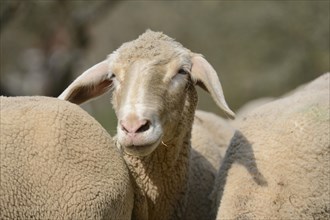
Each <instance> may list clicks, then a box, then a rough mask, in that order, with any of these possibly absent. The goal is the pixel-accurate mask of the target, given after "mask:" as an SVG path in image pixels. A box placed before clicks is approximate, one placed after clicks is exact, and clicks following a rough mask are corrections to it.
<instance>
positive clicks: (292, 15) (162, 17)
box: [0, 0, 330, 134]
mask: <svg viewBox="0 0 330 220" xmlns="http://www.w3.org/2000/svg"><path fill="white" fill-rule="evenodd" d="M0 2H1V5H0V6H1V11H0V12H1V14H0V16H1V17H0V19H1V26H0V37H1V40H0V43H1V50H0V52H1V57H0V65H1V71H0V76H1V95H7V96H22V95H24V96H26V95H47V96H54V97H56V96H58V95H59V94H60V93H61V92H62V91H63V90H64V89H65V88H66V87H67V86H68V85H69V84H70V82H71V81H72V80H74V79H75V78H76V77H77V76H78V75H80V74H81V73H82V72H83V71H84V70H85V69H87V68H89V67H91V66H92V65H93V64H95V63H97V62H99V61H101V60H103V59H104V58H105V57H106V56H107V54H109V53H111V52H112V51H113V50H115V49H116V48H118V47H119V46H120V45H121V44H122V43H124V42H126V41H130V40H133V39H135V38H137V37H138V36H139V35H140V34H142V33H143V32H144V31H145V30H146V29H148V28H150V29H152V30H155V31H162V32H164V33H165V34H167V35H169V36H171V37H173V38H175V39H176V40H177V41H179V42H181V43H182V44H183V45H184V46H185V47H187V48H189V49H191V50H192V51H194V52H198V53H202V54H203V55H204V56H205V57H206V59H207V60H208V61H209V62H210V63H211V64H212V65H213V67H214V68H215V69H216V70H217V72H218V74H219V76H220V79H221V83H222V86H223V89H224V93H225V96H226V99H227V102H228V104H229V106H230V107H231V108H232V109H233V110H237V109H239V107H241V106H242V105H243V104H244V103H246V102H247V101H249V100H253V99H256V98H259V97H277V96H280V95H282V94H284V93H286V92H288V91H290V90H292V89H294V88H295V87H297V86H298V85H300V84H303V83H305V82H308V81H310V80H312V79H314V78H316V77H317V76H319V75H321V74H322V73H325V72H328V71H329V39H330V37H329V26H330V24H329V22H330V18H329V10H330V9H329V8H330V5H329V2H330V1H329V0H324V1H321V0H319V1H318V0H314V1H312V0H311V1H299V0H292V1H239V0H235V1H229V0H227V1H197V0H193V1H124V0H122V1H108V0H95V1H87V0H86V1H82V0H81V1H79V0H71V1H70V0H40V1H30V0H26V1H23V0H22V1H15V0H0ZM198 92H199V94H200V99H199V107H198V108H200V109H204V110H208V111H213V112H215V113H218V114H222V113H221V111H220V110H219V109H218V108H217V107H216V106H215V104H214V103H213V101H212V99H211V98H210V97H209V96H208V95H207V94H206V93H205V92H203V91H201V90H198ZM83 108H85V109H86V110H87V111H88V112H90V114H91V115H93V116H94V117H95V118H96V119H97V120H98V121H99V122H100V123H101V124H102V125H103V126H104V127H105V128H106V129H107V130H108V131H109V132H110V133H111V134H114V133H115V127H116V119H115V116H114V113H113V110H112V107H111V104H110V94H106V95H105V96H103V97H102V98H100V99H97V100H93V101H92V102H90V103H88V104H84V105H83Z"/></svg>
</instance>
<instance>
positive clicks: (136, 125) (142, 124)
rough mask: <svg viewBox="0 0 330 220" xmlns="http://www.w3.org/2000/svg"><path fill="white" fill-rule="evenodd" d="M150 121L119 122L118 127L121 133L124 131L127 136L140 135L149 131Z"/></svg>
mask: <svg viewBox="0 0 330 220" xmlns="http://www.w3.org/2000/svg"><path fill="white" fill-rule="evenodd" d="M150 124H151V123H150V121H149V120H146V119H142V120H138V119H135V120H121V121H120V126H121V129H122V130H123V131H125V132H126V133H128V134H136V133H142V132H144V131H147V130H149V128H150Z"/></svg>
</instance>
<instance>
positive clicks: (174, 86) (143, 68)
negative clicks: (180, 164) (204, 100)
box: [59, 31, 234, 156]
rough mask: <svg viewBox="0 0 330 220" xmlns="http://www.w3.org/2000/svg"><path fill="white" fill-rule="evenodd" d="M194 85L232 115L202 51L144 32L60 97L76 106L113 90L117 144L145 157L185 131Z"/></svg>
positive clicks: (192, 105) (190, 116)
mask: <svg viewBox="0 0 330 220" xmlns="http://www.w3.org/2000/svg"><path fill="white" fill-rule="evenodd" d="M194 85H200V86H201V87H202V88H203V89H205V90H206V91H208V92H209V93H210V94H211V96H212V98H213V99H214V100H215V102H216V103H217V104H218V106H219V107H220V108H222V109H223V110H224V111H225V112H226V113H228V115H230V116H233V115H234V113H233V112H232V111H231V110H230V109H229V107H228V106H227V104H226V101H225V99H224V96H223V92H222V88H221V84H220V81H219V78H218V76H217V73H216V72H215V70H214V69H213V68H212V66H211V65H210V64H209V63H208V62H207V61H206V60H205V59H204V58H203V57H202V56H201V55H199V54H195V53H192V52H191V51H190V50H188V49H186V48H184V47H183V46H182V45H181V44H180V43H178V42H176V41H174V40H173V39H172V38H170V37H168V36H166V35H164V34H162V33H159V32H153V31H147V32H146V33H144V34H143V35H141V36H140V37H139V38H138V39H136V40H134V41H131V42H128V43H125V44H123V45H122V46H121V47H120V48H119V49H117V50H116V51H114V52H113V53H112V54H110V55H109V57H108V59H107V60H106V61H103V62H100V63H99V64H97V65H95V66H93V67H92V68H90V69H89V70H87V71H86V72H84V73H83V74H82V75H81V76H80V77H78V78H77V79H76V80H75V81H74V82H73V83H72V84H71V85H70V86H69V87H68V88H67V89H66V90H65V91H64V92H63V93H62V94H61V95H60V96H59V98H60V99H64V100H69V101H71V102H74V103H77V104H80V103H82V102H84V101H87V100H89V99H91V98H93V97H97V96H99V95H100V94H103V93H105V92H106V91H108V90H110V89H111V88H113V99H112V103H113V106H114V109H115V112H116V115H117V117H118V126H117V132H118V134H117V142H118V143H117V144H118V146H120V147H122V148H123V149H124V150H125V151H126V153H128V154H131V155H135V156H146V155H148V154H150V153H151V152H153V151H154V150H155V149H156V148H157V146H160V145H165V146H166V143H168V142H171V141H173V140H175V139H176V138H183V137H182V136H183V135H187V133H189V131H190V129H191V125H192V120H193V114H194V111H195V107H196V103H197V95H196V90H195V87H194Z"/></svg>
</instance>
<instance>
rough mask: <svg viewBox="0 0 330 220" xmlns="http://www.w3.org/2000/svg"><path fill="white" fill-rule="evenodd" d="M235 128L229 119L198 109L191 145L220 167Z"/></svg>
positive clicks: (214, 165)
mask: <svg viewBox="0 0 330 220" xmlns="http://www.w3.org/2000/svg"><path fill="white" fill-rule="evenodd" d="M234 131H235V129H234V128H233V127H232V126H231V125H230V123H229V122H228V120H226V119H224V118H222V117H220V116H218V115H216V114H214V113H210V112H205V111H201V110H197V111H196V113H195V119H194V124H193V129H192V136H191V145H192V147H193V149H194V150H196V151H197V152H199V153H200V154H202V155H203V156H204V157H205V158H207V159H208V160H209V161H210V163H211V164H212V166H213V167H214V169H218V168H219V166H220V163H221V160H222V158H223V157H224V155H225V153H226V150H227V147H228V145H229V143H230V140H231V138H232V137H233V135H234Z"/></svg>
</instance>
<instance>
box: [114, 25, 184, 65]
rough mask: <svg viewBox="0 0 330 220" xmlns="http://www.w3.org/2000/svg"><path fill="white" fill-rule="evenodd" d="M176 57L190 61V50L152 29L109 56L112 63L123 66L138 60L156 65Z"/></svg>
mask: <svg viewBox="0 0 330 220" xmlns="http://www.w3.org/2000/svg"><path fill="white" fill-rule="evenodd" d="M176 58H181V60H183V61H185V62H188V61H187V60H190V51H189V50H188V49H186V48H184V47H183V46H182V45H181V44H180V43H178V42H176V41H175V40H174V39H172V38H170V37H168V36H166V35H165V34H163V33H161V32H153V31H150V30H148V31H146V32H145V33H144V34H142V35H141V36H139V37H138V38H137V39H136V40H133V41H130V42H127V43H124V44H123V45H122V46H121V47H119V48H118V49H117V50H116V51H115V52H113V53H112V54H110V56H109V60H110V63H114V64H119V65H121V66H130V65H131V64H132V63H133V62H136V61H138V60H145V61H147V62H146V63H149V64H155V65H156V64H167V63H169V62H170V61H171V60H173V59H176Z"/></svg>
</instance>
